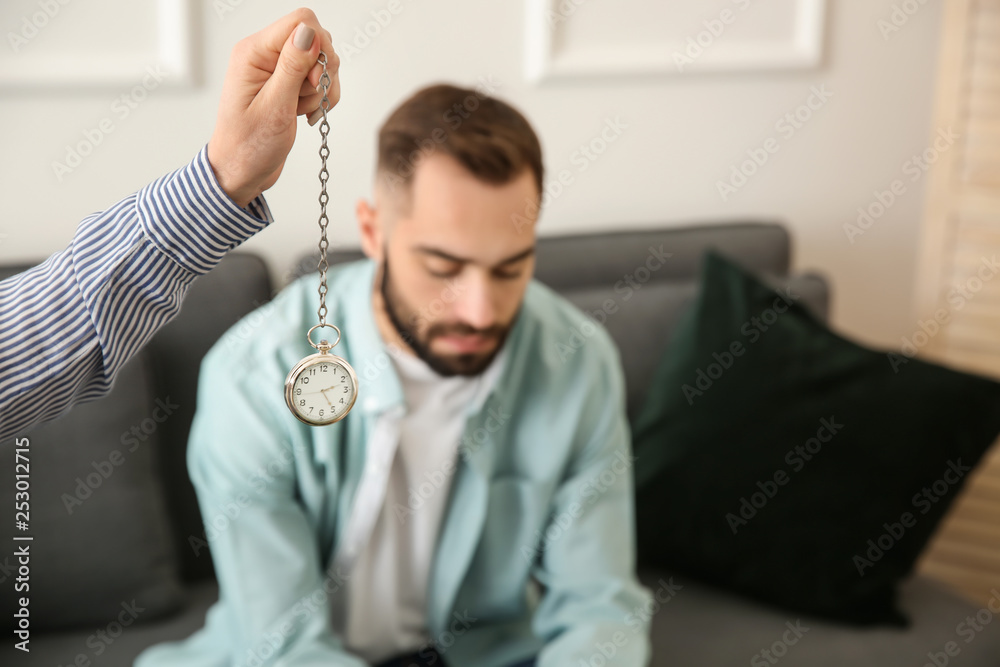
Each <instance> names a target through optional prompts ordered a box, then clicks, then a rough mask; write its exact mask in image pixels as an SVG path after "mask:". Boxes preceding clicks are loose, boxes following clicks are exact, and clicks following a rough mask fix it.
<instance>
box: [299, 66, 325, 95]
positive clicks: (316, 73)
mask: <svg viewBox="0 0 1000 667" xmlns="http://www.w3.org/2000/svg"><path fill="white" fill-rule="evenodd" d="M321 76H323V66H322V65H320V64H319V63H316V64H315V65H313V68H312V69H311V70H309V76H308V77H307V78H306V80H305V82H304V83H303V84H302V86H303V90H304V89H305V88H306V87H307V86H308V87H312V89H313V90H316V89H317V88H319V78H320V77H321Z"/></svg>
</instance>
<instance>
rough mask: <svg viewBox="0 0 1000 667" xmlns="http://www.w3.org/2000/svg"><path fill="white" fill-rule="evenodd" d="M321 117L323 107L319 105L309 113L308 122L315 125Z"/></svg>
mask: <svg viewBox="0 0 1000 667" xmlns="http://www.w3.org/2000/svg"><path fill="white" fill-rule="evenodd" d="M322 117H323V107H319V108H318V109H316V111H313V112H312V113H311V114H309V124H310V125H315V124H316V123H318V122H319V119H320V118H322Z"/></svg>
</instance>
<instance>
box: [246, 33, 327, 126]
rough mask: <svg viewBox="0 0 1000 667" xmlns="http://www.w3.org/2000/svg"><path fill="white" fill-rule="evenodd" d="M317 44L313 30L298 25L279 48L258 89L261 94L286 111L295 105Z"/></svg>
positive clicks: (315, 53) (311, 66)
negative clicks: (273, 63) (275, 62)
mask: <svg viewBox="0 0 1000 667" xmlns="http://www.w3.org/2000/svg"><path fill="white" fill-rule="evenodd" d="M319 46H320V40H318V39H316V29H315V28H313V27H312V26H309V25H307V24H305V23H300V24H298V26H297V27H296V29H295V30H294V31H293V32H292V33H291V34H290V35H289V36H288V39H287V40H286V41H285V44H284V46H283V47H282V48H281V53H280V55H279V56H278V62H277V64H276V65H275V68H274V73H273V74H272V75H271V76H270V77H269V78H268V80H267V82H266V83H265V84H264V86H263V88H262V89H261V94H262V96H263V97H264V98H265V99H268V100H271V102H272V103H273V104H274V105H275V106H277V107H279V108H287V109H288V110H289V111H290V110H291V108H292V107H293V106H295V105H297V104H298V98H299V90H300V89H301V88H302V84H303V83H304V82H305V80H306V77H307V76H308V74H309V70H311V69H312V68H313V65H315V64H316V58H317V57H318V56H319Z"/></svg>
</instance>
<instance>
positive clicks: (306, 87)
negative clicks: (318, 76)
mask: <svg viewBox="0 0 1000 667" xmlns="http://www.w3.org/2000/svg"><path fill="white" fill-rule="evenodd" d="M317 92H319V87H318V86H314V85H312V81H310V80H309V79H306V80H305V81H303V82H302V87H301V88H299V97H306V96H307V95H314V94H316V93H317Z"/></svg>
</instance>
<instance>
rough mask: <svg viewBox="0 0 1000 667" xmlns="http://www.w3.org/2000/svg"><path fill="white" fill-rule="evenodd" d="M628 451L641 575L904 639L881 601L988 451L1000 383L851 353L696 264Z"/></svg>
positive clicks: (817, 328) (745, 279) (777, 297)
mask: <svg viewBox="0 0 1000 667" xmlns="http://www.w3.org/2000/svg"><path fill="white" fill-rule="evenodd" d="M632 433H633V439H634V443H635V444H634V447H635V454H636V456H637V457H638V458H637V463H636V494H637V497H636V516H637V521H638V557H639V564H640V565H641V566H643V567H659V568H666V569H670V570H672V571H675V572H678V573H681V574H688V575H690V576H692V577H695V578H698V579H701V580H703V581H706V582H708V583H711V584H715V585H718V586H722V587H725V588H728V589H730V590H733V591H736V592H739V593H741V594H744V595H746V596H749V597H752V598H755V599H757V600H760V601H765V602H768V603H771V604H773V605H778V606H781V607H784V608H786V609H791V610H795V611H798V612H803V613H812V614H815V615H819V616H825V617H827V618H831V619H836V620H840V621H846V622H850V623H856V624H872V623H889V624H894V625H906V624H907V619H906V618H905V617H904V616H903V614H902V613H901V612H900V611H899V610H898V609H897V607H896V604H895V595H896V584H897V582H898V581H899V580H900V579H902V578H903V577H905V576H906V575H907V574H909V573H910V571H911V569H912V567H913V564H914V562H915V561H916V559H917V556H918V555H919V554H920V551H921V550H922V549H923V547H924V545H925V544H926V543H927V541H928V539H929V538H930V536H931V535H932V534H933V532H934V529H935V527H936V526H937V525H938V523H939V521H940V519H941V517H942V516H943V515H944V513H945V511H946V510H947V509H948V506H949V505H950V503H951V501H952V500H953V499H954V497H955V495H956V494H957V493H958V491H959V490H960V489H961V487H962V486H963V484H964V482H965V480H966V479H967V478H968V476H969V471H970V470H971V469H972V467H973V466H975V465H976V463H977V462H978V461H979V459H980V457H981V456H982V454H983V453H984V451H985V450H986V449H988V448H989V446H990V445H991V444H992V443H993V442H994V440H995V439H996V438H997V435H998V433H1000V383H997V382H994V381H992V380H989V379H987V378H985V377H979V376H976V375H971V374H968V373H961V372H958V371H955V370H951V369H948V368H944V367H941V366H938V365H934V364H931V363H927V362H924V361H921V360H918V359H915V358H909V357H905V356H901V355H898V354H893V353H889V352H885V351H877V350H872V349H868V348H865V347H862V346H861V345H858V344H856V343H854V342H851V341H850V340H847V339H845V338H844V337H842V336H839V335H837V334H835V333H833V332H831V331H830V330H829V329H828V328H827V327H826V326H825V325H824V324H823V323H822V322H820V321H819V320H817V319H816V318H815V317H814V316H813V315H812V314H811V313H809V312H808V311H807V310H806V309H805V308H804V307H802V306H801V305H799V304H798V303H796V302H795V295H794V294H784V293H779V292H777V291H775V290H774V289H772V288H771V287H769V286H767V285H766V284H765V283H763V282H761V281H760V280H758V279H756V278H755V277H753V276H752V275H750V274H748V273H746V272H745V271H744V270H743V269H741V268H740V267H738V266H737V265H735V264H733V263H731V262H730V261H728V260H727V259H725V258H723V257H722V256H720V255H718V254H716V253H715V252H711V251H710V252H709V253H707V254H706V257H705V261H704V264H703V266H702V273H701V291H700V293H699V296H698V298H697V299H696V300H695V303H694V304H693V306H692V308H691V309H690V310H689V311H688V312H687V313H685V316H684V318H683V319H682V320H681V322H680V323H679V324H678V326H677V328H676V329H675V332H674V335H673V338H672V340H671V341H670V344H669V345H668V347H667V349H666V351H665V352H664V355H663V358H662V359H661V360H660V362H659V366H658V368H657V371H656V374H655V376H654V379H653V382H652V385H651V388H650V391H649V394H648V397H647V399H646V403H645V404H644V406H643V408H642V410H641V411H640V413H639V415H638V417H637V419H636V422H635V424H634V425H633V428H632Z"/></svg>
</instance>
